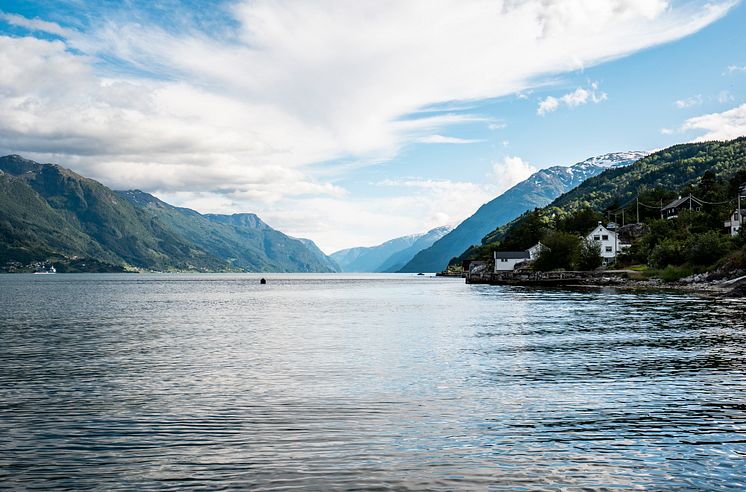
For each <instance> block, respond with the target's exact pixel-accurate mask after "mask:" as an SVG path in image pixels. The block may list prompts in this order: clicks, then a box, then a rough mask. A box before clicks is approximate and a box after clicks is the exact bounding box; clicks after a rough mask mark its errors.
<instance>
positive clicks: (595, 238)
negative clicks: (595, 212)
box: [593, 236, 601, 241]
mask: <svg viewBox="0 0 746 492" xmlns="http://www.w3.org/2000/svg"><path fill="white" fill-rule="evenodd" d="M593 240H594V241H600V240H601V236H593Z"/></svg>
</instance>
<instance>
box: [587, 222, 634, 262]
mask: <svg viewBox="0 0 746 492" xmlns="http://www.w3.org/2000/svg"><path fill="white" fill-rule="evenodd" d="M586 239H587V240H588V241H593V242H595V243H598V244H599V245H600V246H601V257H602V258H604V259H606V260H609V259H612V258H616V255H617V253H618V252H619V251H621V250H622V249H624V248H626V247H629V245H621V244H619V243H618V241H617V234H616V232H614V231H610V230H609V229H607V228H606V227H604V226H603V225H601V224H599V225H598V227H596V228H595V229H593V232H591V233H590V234H588V236H586Z"/></svg>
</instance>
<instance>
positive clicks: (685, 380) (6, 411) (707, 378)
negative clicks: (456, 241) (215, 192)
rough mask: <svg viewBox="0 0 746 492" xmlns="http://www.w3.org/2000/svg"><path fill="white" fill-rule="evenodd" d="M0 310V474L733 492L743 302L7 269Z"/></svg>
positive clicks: (97, 483) (274, 484) (88, 479)
mask: <svg viewBox="0 0 746 492" xmlns="http://www.w3.org/2000/svg"><path fill="white" fill-rule="evenodd" d="M50 277H51V278H50ZM0 305H2V306H3V309H2V310H0V337H1V340H2V343H1V344H0V484H2V485H7V486H9V487H10V488H31V487H38V488H44V489H49V488H68V489H75V490H80V489H86V488H96V489H101V488H104V489H115V488H121V489H143V488H158V489H163V488H183V487H195V488H197V487H201V488H209V489H222V488H250V487H251V488H255V489H259V490H263V489H273V490H278V489H280V490H282V489H290V488H297V487H304V488H311V489H324V490H329V489H395V490H433V489H441V490H454V489H467V490H475V489H476V490H479V489H489V490H516V489H520V488H521V487H523V488H525V489H529V490H536V489H550V490H560V489H579V488H583V489H591V490H593V489H599V490H602V489H608V488H613V487H638V488H646V489H653V490H682V489H683V490H691V489H696V490H703V489H704V490H706V489H711V490H743V489H744V483H743V482H744V479H745V477H746V472H744V467H743V466H742V463H743V460H744V454H746V439H744V438H743V436H744V435H745V432H744V431H745V430H746V429H745V428H744V427H745V426H746V402H745V401H744V397H743V396H742V395H744V389H746V388H745V387H744V386H746V379H745V378H744V372H746V367H745V365H744V362H745V360H746V358H745V357H744V350H745V349H744V347H746V343H744V342H746V340H745V338H746V330H745V328H746V321H744V320H745V319H746V316H744V315H746V307H744V306H743V304H740V303H732V302H728V301H726V300H716V299H706V298H699V297H696V296H690V295H676V294H668V293H647V294H639V293H638V294H633V293H622V292H613V291H566V290H543V291H542V290H534V289H517V288H514V289H510V288H498V287H485V286H466V285H464V284H463V283H461V282H459V281H453V280H447V279H446V280H442V279H428V278H426V279H423V278H412V277H401V276H376V277H371V278H364V279H354V278H340V277H333V276H321V277H313V276H289V275H288V276H283V277H281V278H270V281H269V283H268V284H267V285H265V286H260V285H259V283H258V277H257V278H253V277H251V276H245V275H241V276H238V275H236V276H232V275H215V276H207V275H205V276H186V275H164V276H143V275H136V276H128V275H58V276H47V277H45V279H44V281H40V280H39V279H38V277H37V278H34V277H33V276H23V275H13V276H7V275H6V276H0Z"/></svg>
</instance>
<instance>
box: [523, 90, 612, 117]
mask: <svg viewBox="0 0 746 492" xmlns="http://www.w3.org/2000/svg"><path fill="white" fill-rule="evenodd" d="M608 97H609V96H608V94H606V93H605V92H600V91H599V90H598V83H596V82H591V84H590V87H589V88H588V89H584V88H582V87H578V88H577V89H575V90H574V91H572V92H568V93H567V94H565V95H564V96H561V97H560V98H559V99H558V98H556V97H554V96H548V97H546V98H544V99H542V100H541V101H539V107H538V108H537V110H536V113H537V114H538V115H539V116H544V115H546V114H547V113H551V112H553V111H556V110H558V109H559V107H560V105H561V104H564V105H565V106H567V107H568V108H574V107H577V106H582V105H584V104H588V103H589V102H592V103H594V104H598V103H600V102H602V101H605V100H606V99H608Z"/></svg>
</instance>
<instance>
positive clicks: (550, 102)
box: [536, 96, 559, 116]
mask: <svg viewBox="0 0 746 492" xmlns="http://www.w3.org/2000/svg"><path fill="white" fill-rule="evenodd" d="M558 108H559V99H557V98H556V97H553V96H547V97H546V98H544V99H542V100H541V101H540V102H539V108H538V109H537V110H536V113H537V114H538V115H539V116H544V115H545V114H547V113H551V112H552V111H557V109H558Z"/></svg>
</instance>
